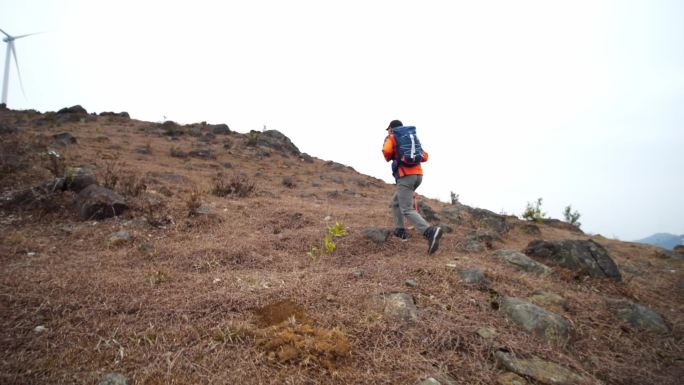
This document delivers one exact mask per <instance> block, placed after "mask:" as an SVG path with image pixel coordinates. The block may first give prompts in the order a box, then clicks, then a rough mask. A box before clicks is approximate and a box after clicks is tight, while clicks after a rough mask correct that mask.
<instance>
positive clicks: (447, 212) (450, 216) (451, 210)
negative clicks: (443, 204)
mask: <svg viewBox="0 0 684 385" xmlns="http://www.w3.org/2000/svg"><path fill="white" fill-rule="evenodd" d="M461 211H462V209H461V208H459V207H447V208H445V209H442V211H441V212H440V213H441V214H442V216H443V217H444V218H445V219H446V220H447V221H448V222H449V223H453V224H455V225H461V224H463V217H462V216H461Z"/></svg>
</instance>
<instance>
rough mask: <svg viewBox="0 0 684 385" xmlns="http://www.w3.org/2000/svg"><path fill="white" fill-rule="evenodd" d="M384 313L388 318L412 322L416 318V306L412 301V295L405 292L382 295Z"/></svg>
mask: <svg viewBox="0 0 684 385" xmlns="http://www.w3.org/2000/svg"><path fill="white" fill-rule="evenodd" d="M384 302H385V309H384V311H385V315H387V316H388V317H389V318H392V319H395V320H400V321H405V322H413V321H416V320H417V319H418V308H416V305H415V303H414V302H413V297H411V296H410V295H408V294H406V293H392V294H388V295H386V296H385V297H384Z"/></svg>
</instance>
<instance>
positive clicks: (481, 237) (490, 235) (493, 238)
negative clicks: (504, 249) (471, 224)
mask: <svg viewBox="0 0 684 385" xmlns="http://www.w3.org/2000/svg"><path fill="white" fill-rule="evenodd" d="M466 239H476V240H477V241H478V242H480V243H484V245H485V247H487V248H488V249H491V248H492V247H494V242H503V240H502V239H501V237H500V236H499V234H497V233H495V232H494V231H491V230H486V229H477V230H474V231H471V232H470V233H469V234H468V235H467V236H466Z"/></svg>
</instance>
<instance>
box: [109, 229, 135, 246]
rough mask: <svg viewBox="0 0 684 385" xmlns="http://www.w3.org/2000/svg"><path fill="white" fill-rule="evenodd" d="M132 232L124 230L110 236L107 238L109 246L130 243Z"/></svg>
mask: <svg viewBox="0 0 684 385" xmlns="http://www.w3.org/2000/svg"><path fill="white" fill-rule="evenodd" d="M131 239H132V238H131V234H130V233H129V232H128V231H125V230H122V231H117V232H116V233H114V234H112V235H110V236H109V239H108V240H107V246H109V247H116V246H119V245H123V244H124V243H128V242H130V241H131Z"/></svg>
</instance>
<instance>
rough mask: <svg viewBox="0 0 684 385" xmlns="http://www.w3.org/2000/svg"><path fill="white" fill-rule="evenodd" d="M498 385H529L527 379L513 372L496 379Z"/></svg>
mask: <svg viewBox="0 0 684 385" xmlns="http://www.w3.org/2000/svg"><path fill="white" fill-rule="evenodd" d="M496 383H497V385H529V382H527V380H526V379H524V378H523V377H520V376H519V375H517V374H515V373H513V372H506V373H502V374H501V375H499V377H497V379H496Z"/></svg>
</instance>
